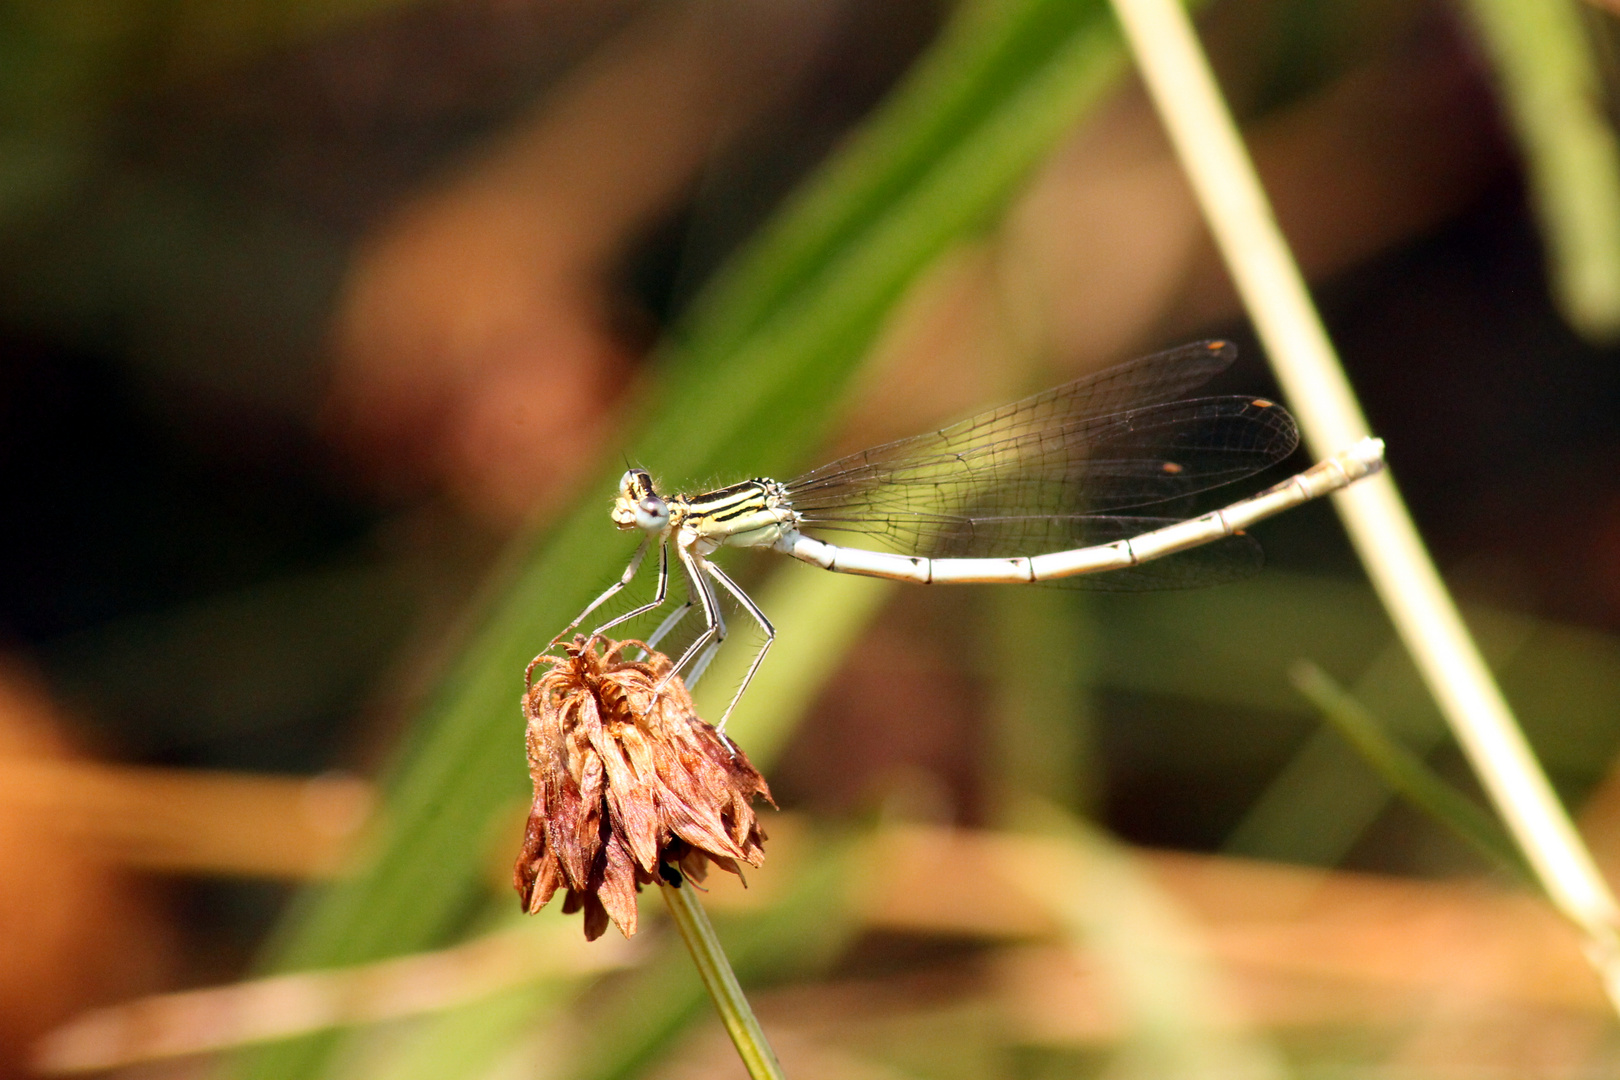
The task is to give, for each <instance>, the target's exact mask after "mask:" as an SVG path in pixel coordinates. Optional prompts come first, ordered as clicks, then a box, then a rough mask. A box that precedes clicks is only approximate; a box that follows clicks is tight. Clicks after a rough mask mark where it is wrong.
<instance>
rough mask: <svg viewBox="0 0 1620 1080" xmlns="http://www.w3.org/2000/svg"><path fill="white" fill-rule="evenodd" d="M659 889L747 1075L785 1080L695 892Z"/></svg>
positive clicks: (681, 887) (760, 1079)
mask: <svg viewBox="0 0 1620 1080" xmlns="http://www.w3.org/2000/svg"><path fill="white" fill-rule="evenodd" d="M660 888H661V889H662V890H663V893H664V903H666V904H668V905H669V914H670V917H671V918H673V919H674V920H675V926H676V928H677V929H678V930H680V932H681V940H683V941H685V942H686V947H687V948H688V949H689V950H691V953H692V962H693V963H695V964H696V965H697V969H698V974H699V975H700V976H701V977H702V978H703V985H704V986H705V987H706V988H707V989H708V991H709V997H711V998H713V999H714V1007H715V1009H716V1010H718V1011H719V1013H720V1022H721V1023H722V1024H724V1025H725V1026H726V1033H727V1034H728V1035H730V1036H731V1042H732V1044H733V1045H734V1046H736V1048H737V1056H738V1057H740V1058H742V1063H743V1066H744V1067H745V1068H746V1069H747V1070H748V1075H749V1076H751V1077H753V1078H754V1080H783V1074H782V1066H781V1064H780V1063H778V1062H777V1060H776V1052H775V1051H773V1050H772V1049H771V1044H770V1043H769V1042H767V1041H766V1040H765V1032H764V1031H763V1030H762V1029H761V1028H760V1026H759V1021H758V1020H757V1019H756V1018H755V1017H754V1010H753V1009H752V1008H751V1007H750V1006H749V1004H748V998H747V997H745V996H744V995H743V992H742V986H741V985H740V984H739V983H738V982H737V974H736V972H734V971H732V970H731V961H729V960H727V959H726V954H725V950H724V949H722V948H721V947H720V939H719V938H717V937H715V936H714V927H713V926H712V925H710V923H709V914H708V912H706V911H704V910H703V905H702V904H700V903H698V898H697V892H696V890H694V889H693V888H692V887H691V886H690V884H689V883H687V882H685V881H682V882H681V883H680V884H678V885H672V884H670V883H669V882H667V881H666V882H664V883H663V884H662V885H661V886H660Z"/></svg>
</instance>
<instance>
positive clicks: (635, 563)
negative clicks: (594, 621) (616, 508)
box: [529, 536, 663, 670]
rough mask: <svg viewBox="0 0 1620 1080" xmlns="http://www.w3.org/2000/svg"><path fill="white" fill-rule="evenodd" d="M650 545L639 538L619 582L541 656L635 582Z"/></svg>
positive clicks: (558, 636)
mask: <svg viewBox="0 0 1620 1080" xmlns="http://www.w3.org/2000/svg"><path fill="white" fill-rule="evenodd" d="M650 543H652V537H651V536H644V537H642V538H641V544H640V546H639V547H637V548H636V553H635V554H634V555H632V556H630V565H629V566H626V567H625V568H624V573H623V574H621V575H619V580H618V581H615V582H614V583H613V584H612V585H609V586H608V587H607V588H606V589H604V590H603V591H602V595H601V596H598V597H597V598H596V599H595V600H592V601H591V602H590V603H589V604H587V605H585V610H584V611H582V612H580V613H579V614H578V615H576V616H574V621H573V622H571V623H569V624H568V625H567V626H565V627H563V628H562V632H561V633H559V634H558V635H557V636H556V637H554V638H552V639H551V644H550V645H547V646H546V647H545V648H544V649H543V650H541V655H542V656H544V655H545V654H546V653H548V652H550V651H551V650H552V649H553V648H555V647H556V645H557V642H559V641H561V640H562V639H563V638H565V637H567V636H568V631H570V630H572V629H573V628H574V627H576V626H578V625H579V624H580V623H582V622H584V621H585V618H586V616H588V615H590V613H591V612H593V611H595V610H596V609H597V608H599V607H601V606H602V605H603V604H605V603H607V602H608V601H609V600H611V599H612V598H613V597H614V596H615V595H617V594H618V592H619V590H621V589H623V588H624V587H625V586H626V585H629V584H630V582H632V581H634V580H635V577H636V571H638V570H640V569H641V560H642V559H645V558H646V557H647V545H648V544H650ZM659 556H660V558H663V553H662V552H660V553H659ZM529 667H530V669H531V670H533V668H534V665H533V664H530V665H529Z"/></svg>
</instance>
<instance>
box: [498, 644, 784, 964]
mask: <svg viewBox="0 0 1620 1080" xmlns="http://www.w3.org/2000/svg"><path fill="white" fill-rule="evenodd" d="M607 644H608V647H607V648H606V650H605V651H598V649H597V648H596V647H595V646H596V642H595V641H591V642H587V641H586V640H585V639H584V638H583V637H576V638H575V639H574V641H573V642H571V643H569V644H567V645H565V646H564V651H565V653H566V655H564V656H561V657H551V656H547V657H542V658H541V659H540V661H538V662H537V665H536V666H538V665H539V664H546V665H548V668H547V670H545V671H544V672H542V673H541V676H540V678H538V679H537V680H535V681H534V683H533V685H532V686H531V687H530V689H529V691H528V693H526V694H525V695H524V699H523V712H524V717H525V719H526V720H527V722H528V730H527V734H526V740H525V741H526V744H527V748H528V755H529V772H530V776H531V778H532V779H533V781H534V804H533V807H532V808H531V812H530V817H529V825H528V830H527V832H526V834H525V838H524V844H523V849H522V851H521V853H520V854H519V857H518V862H517V867H516V869H515V872H514V879H515V883H516V885H517V890H518V894H519V896H520V897H522V899H523V905H524V909H525V910H526V911H529V912H531V913H532V912H535V911H538V910H539V909H540V908H541V907H543V906H544V905H545V903H546V902H547V901H548V900H549V899H550V898H551V896H552V895H553V894H554V893H555V891H556V890H557V889H558V888H564V887H566V890H567V894H566V898H565V899H564V901H563V911H564V912H567V913H572V912H575V911H583V912H584V916H585V920H584V921H585V936H586V937H587V938H595V937H597V936H599V935H600V934H601V933H602V932H603V931H604V930H605V929H606V928H607V924H608V922H609V920H611V921H613V922H615V923H617V924H618V926H619V929H620V930H621V931H622V932H623V933H624V934H625V935H626V936H629V935H630V934H633V933H635V930H636V893H637V891H638V890H639V889H640V887H641V886H642V885H646V884H652V883H654V882H656V881H657V880H658V879H659V875H660V872H661V871H660V867H661V866H664V865H670V866H676V867H678V868H679V869H680V871H681V873H683V874H684V875H685V876H687V877H689V878H692V879H693V880H696V881H701V880H703V877H704V876H705V874H706V872H707V870H708V866H709V864H710V863H713V864H714V865H717V866H720V867H721V868H722V869H725V870H728V871H730V872H731V873H735V874H737V875H738V876H739V877H740V876H741V870H740V867H739V866H738V863H739V862H746V863H750V864H752V865H754V866H758V865H759V864H760V862H761V860H762V859H763V858H764V848H763V846H762V844H763V840H764V834H763V833H762V832H761V831H760V828H759V823H758V820H757V819H756V818H755V816H754V810H753V799H754V797H755V796H762V797H764V798H765V799H766V800H767V801H769V800H770V790H769V789H768V788H767V786H766V784H765V779H764V777H762V776H760V774H759V773H758V772H757V771H756V770H755V769H754V767H753V766H752V765H750V764H749V763H748V759H747V758H746V757H745V756H744V755H743V754H742V752H741V751H739V750H737V749H736V748H735V747H733V746H732V745H731V744H730V743H729V742H727V741H726V740H725V739H724V738H723V737H721V736H720V735H719V734H718V733H716V732H715V730H714V729H713V728H712V727H710V726H709V725H708V724H707V723H705V722H704V721H703V720H702V719H700V718H699V717H698V716H697V714H696V712H695V711H694V709H693V706H692V699H691V696H690V695H689V694H688V693H687V691H686V687H685V685H684V684H683V683H682V682H681V680H680V679H679V678H672V679H670V680H669V682H668V684H667V685H663V686H662V687H660V684H661V683H662V681H663V679H664V678H665V676H666V675H668V673H669V671H670V667H671V665H670V661H669V658H668V657H666V656H664V655H662V654H661V653H653V652H650V651H649V653H648V656H647V658H646V659H645V660H640V661H629V660H625V659H624V658H623V655H622V654H623V652H624V651H625V650H626V649H627V648H629V647H632V646H633V647H636V648H645V646H643V645H642V644H641V643H640V642H632V641H626V642H616V643H614V642H609V643H607Z"/></svg>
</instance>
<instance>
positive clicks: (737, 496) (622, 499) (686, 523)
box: [613, 469, 799, 556]
mask: <svg viewBox="0 0 1620 1080" xmlns="http://www.w3.org/2000/svg"><path fill="white" fill-rule="evenodd" d="M613 523H614V524H615V525H617V526H618V527H619V528H621V529H625V530H629V529H641V530H642V531H644V532H646V533H647V534H648V535H649V536H655V537H658V538H660V539H667V538H669V537H671V536H673V537H674V538H675V542H676V543H677V544H678V545H680V547H681V548H682V549H684V550H687V551H690V552H692V553H693V554H694V555H699V556H708V555H712V554H713V553H714V552H715V551H717V550H719V549H720V548H721V547H723V546H730V547H770V546H771V545H773V544H775V543H776V542H777V541H778V540H780V539H781V538H782V537H783V535H785V534H786V533H789V532H791V531H792V530H793V529H794V528H795V527H796V526H797V525H798V523H799V516H798V515H797V514H795V513H794V512H793V508H792V507H791V506H790V505H788V498H787V489H786V488H785V487H783V485H782V484H780V483H778V482H777V481H775V480H770V479H766V478H764V477H759V478H756V479H753V480H744V481H743V482H742V483H740V484H732V485H731V486H730V487H724V488H720V489H719V490H717V491H708V492H704V493H703V494H701V495H671V496H669V497H667V498H666V497H664V496H662V495H660V494H658V490H657V488H656V487H655V486H654V485H653V481H652V477H651V476H650V475H649V474H648V473H647V471H646V470H645V469H631V470H629V471H628V472H626V473H625V474H624V477H623V478H622V479H621V480H620V481H619V496H618V498H617V499H615V500H614V503H613Z"/></svg>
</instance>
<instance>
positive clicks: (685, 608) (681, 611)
mask: <svg viewBox="0 0 1620 1080" xmlns="http://www.w3.org/2000/svg"><path fill="white" fill-rule="evenodd" d="M695 607H697V600H696V599H694V598H692V597H687V599H686V602H685V603H683V604H682V605H681V606H680V607H678V608H676V609H675V610H674V611H672V612H670V613H669V615H668V616H667V617H666V618H665V619H664V621H663V622H661V623H659V624H658V629H656V630H654V631H653V632H652V637H650V638H648V639H647V647H648V648H649V649H656V648H658V643H659V642H660V641H663V640H664V638H665V637H666V636H667V635H668V634H669V632H670V631H671V630H673V629H675V628H676V627H677V626H679V625H680V624H681V620H682V619H684V618H686V616H687V615H688V614H690V613H691V611H692V609H693V608H695Z"/></svg>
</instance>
